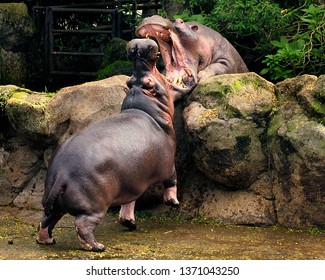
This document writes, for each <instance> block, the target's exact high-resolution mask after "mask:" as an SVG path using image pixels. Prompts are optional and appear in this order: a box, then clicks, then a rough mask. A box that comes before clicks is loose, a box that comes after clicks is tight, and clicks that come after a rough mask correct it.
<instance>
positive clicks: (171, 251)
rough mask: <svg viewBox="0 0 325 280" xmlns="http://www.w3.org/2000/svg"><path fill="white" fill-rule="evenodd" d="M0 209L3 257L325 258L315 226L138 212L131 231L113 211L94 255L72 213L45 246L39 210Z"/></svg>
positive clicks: (321, 233)
mask: <svg viewBox="0 0 325 280" xmlns="http://www.w3.org/2000/svg"><path fill="white" fill-rule="evenodd" d="M0 213H1V214H0V259H2V260H6V259H7V260H8V259H18V260H26V259H29V260H35V259H37V260H53V259H69V260H75V259H83V260H93V259H119V260H135V259H141V260H147V259H151V260H152V259H158V260H172V259H177V260H181V259H187V260H195V259H200V260H207V259H219V260H235V259H236V260H247V259H253V260H261V259H262V260H283V259H286V260H289V259H300V260H311V259H313V260H315V259H316V260H317V259H322V260H324V259H325V233H324V231H323V230H319V229H312V230H288V229H283V228H280V227H248V226H227V225H221V224H217V223H215V222H212V221H207V220H204V219H197V220H191V221H188V220H184V219H181V218H180V217H178V216H175V215H172V217H170V216H166V215H163V216H150V217H149V216H147V215H143V214H141V213H140V214H139V213H138V214H137V215H138V217H137V224H138V229H137V230H136V231H133V232H130V231H126V230H124V229H123V227H122V226H120V225H119V224H118V223H117V213H114V212H112V213H109V214H108V215H107V217H105V219H104V221H102V223H101V224H100V225H99V227H98V228H97V231H96V237H97V240H98V241H99V242H101V243H103V244H105V246H106V251H104V252H102V253H93V252H86V251H83V250H81V249H80V248H79V244H78V241H77V237H76V232H75V229H74V224H73V217H71V216H68V215H67V216H65V217H64V218H63V219H62V220H61V221H60V222H59V223H58V225H57V227H56V228H55V229H54V231H53V235H54V237H55V239H56V242H57V244H56V245H51V246H44V245H38V244H36V242H35V238H36V227H37V224H38V221H39V218H40V216H41V212H37V211H29V210H20V209H16V208H0ZM144 216H145V217H144Z"/></svg>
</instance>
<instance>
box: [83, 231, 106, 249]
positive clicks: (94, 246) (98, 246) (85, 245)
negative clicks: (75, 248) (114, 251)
mask: <svg viewBox="0 0 325 280" xmlns="http://www.w3.org/2000/svg"><path fill="white" fill-rule="evenodd" d="M78 239H79V244H80V247H81V248H82V249H84V250H86V251H93V252H103V251H105V246H104V245H103V244H101V243H99V242H97V241H95V242H93V244H92V245H90V244H89V243H87V242H86V241H85V240H84V239H82V238H81V237H80V236H79V235H78Z"/></svg>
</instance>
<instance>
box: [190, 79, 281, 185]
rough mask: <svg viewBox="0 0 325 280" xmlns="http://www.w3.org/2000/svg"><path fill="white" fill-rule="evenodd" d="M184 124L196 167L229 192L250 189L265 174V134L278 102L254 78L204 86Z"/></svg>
mask: <svg viewBox="0 0 325 280" xmlns="http://www.w3.org/2000/svg"><path fill="white" fill-rule="evenodd" d="M191 101H192V103H191V104H190V105H189V106H188V107H187V108H186V109H185V111H184V118H185V122H186V126H187V131H188V135H189V144H190V147H191V152H192V155H193V159H194V162H195V165H196V166H197V168H198V169H199V170H201V171H202V172H204V173H205V174H206V175H207V176H209V177H210V178H211V179H212V180H214V181H216V182H217V183H220V184H221V185H223V186H226V187H228V188H232V189H246V188H248V187H249V186H250V185H251V184H252V183H253V182H254V181H255V180H256V179H257V178H258V176H259V175H260V174H261V173H263V172H265V171H266V170H267V169H268V161H267V156H266V154H265V150H264V149H263V147H265V145H266V139H265V133H266V129H267V125H268V120H269V115H270V113H271V112H272V110H273V108H274V106H275V101H276V96H275V93H274V85H273V84H272V83H270V82H268V81H266V80H264V79H263V78H261V77H260V76H258V75H256V74H255V73H249V74H233V75H219V76H215V77H213V78H210V79H205V80H203V81H202V82H201V83H200V84H199V85H198V86H197V88H196V89H195V90H194V92H193V93H192V95H191Z"/></svg>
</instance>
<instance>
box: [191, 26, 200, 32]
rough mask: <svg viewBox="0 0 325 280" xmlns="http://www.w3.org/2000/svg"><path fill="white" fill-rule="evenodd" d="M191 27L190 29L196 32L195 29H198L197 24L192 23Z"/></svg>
mask: <svg viewBox="0 0 325 280" xmlns="http://www.w3.org/2000/svg"><path fill="white" fill-rule="evenodd" d="M191 29H192V30H193V31H194V32H196V31H198V29H199V27H198V26H197V25H192V26H191Z"/></svg>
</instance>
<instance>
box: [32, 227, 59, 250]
mask: <svg viewBox="0 0 325 280" xmlns="http://www.w3.org/2000/svg"><path fill="white" fill-rule="evenodd" d="M36 242H37V243H38V244H43V245H54V244H56V242H55V239H54V238H52V237H50V234H49V229H48V227H46V228H42V225H41V224H40V225H39V228H38V232H37V237H36Z"/></svg>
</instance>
